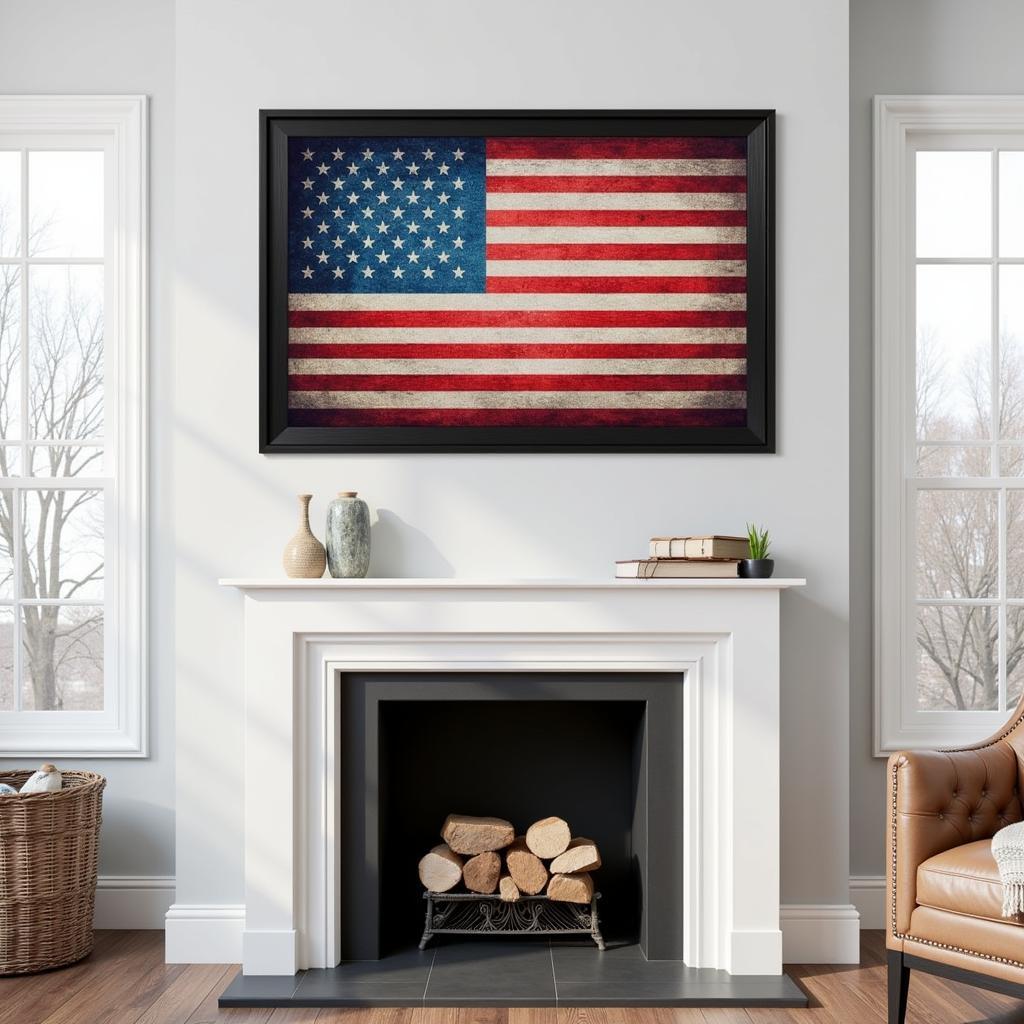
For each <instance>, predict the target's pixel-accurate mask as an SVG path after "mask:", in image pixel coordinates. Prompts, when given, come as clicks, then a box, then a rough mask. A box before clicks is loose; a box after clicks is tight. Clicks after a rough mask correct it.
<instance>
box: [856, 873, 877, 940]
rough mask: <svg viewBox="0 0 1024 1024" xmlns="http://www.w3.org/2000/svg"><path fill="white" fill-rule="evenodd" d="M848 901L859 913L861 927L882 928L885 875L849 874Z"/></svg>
mask: <svg viewBox="0 0 1024 1024" xmlns="http://www.w3.org/2000/svg"><path fill="white" fill-rule="evenodd" d="M850 902H851V903H852V904H853V905H854V906H855V907H856V908H857V913H859V914H860V926H861V928H884V927H885V875H851V876H850Z"/></svg>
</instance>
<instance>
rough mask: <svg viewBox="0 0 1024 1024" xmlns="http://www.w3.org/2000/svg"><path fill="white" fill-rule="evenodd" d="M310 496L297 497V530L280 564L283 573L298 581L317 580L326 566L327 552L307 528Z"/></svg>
mask: <svg viewBox="0 0 1024 1024" xmlns="http://www.w3.org/2000/svg"><path fill="white" fill-rule="evenodd" d="M312 497H313V495H312V494H300V495H299V528H298V529H297V530H296V531H295V536H294V537H292V539H291V540H290V541H288V543H287V544H286V545H285V549H284V554H283V555H282V556H281V564H282V565H283V566H284V571H285V572H286V573H287V574H288V575H289V576H290V577H291V578H292V579H298V580H318V579H320V577H321V576H323V574H324V569H325V568H326V566H327V552H326V551H325V550H324V546H323V544H321V543H320V541H318V540H317V539H316V537H314V536H313V531H312V530H311V529H310V528H309V502H310V499H311V498H312Z"/></svg>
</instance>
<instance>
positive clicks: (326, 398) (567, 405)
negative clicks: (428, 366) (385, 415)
mask: <svg viewBox="0 0 1024 1024" xmlns="http://www.w3.org/2000/svg"><path fill="white" fill-rule="evenodd" d="M746 401H747V393H746V392H745V391H290V392H288V407H289V408H290V409H743V408H745V406H746Z"/></svg>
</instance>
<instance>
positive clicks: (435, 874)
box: [420, 843, 462, 892]
mask: <svg viewBox="0 0 1024 1024" xmlns="http://www.w3.org/2000/svg"><path fill="white" fill-rule="evenodd" d="M461 881H462V858H461V857H460V856H459V855H458V854H457V853H453V852H452V851H451V850H450V849H449V848H448V847H447V846H446V845H445V844H444V843H441V844H440V846H435V847H434V848H433V849H432V850H431V851H430V853H428V854H427V855H426V856H425V857H423V858H422V859H421V860H420V882H422V883H423V888H424V889H428V890H430V892H448V890H449V889H454V888H455V886H457V885H458V884H459V882H461Z"/></svg>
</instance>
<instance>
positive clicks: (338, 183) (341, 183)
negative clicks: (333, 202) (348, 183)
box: [334, 178, 345, 189]
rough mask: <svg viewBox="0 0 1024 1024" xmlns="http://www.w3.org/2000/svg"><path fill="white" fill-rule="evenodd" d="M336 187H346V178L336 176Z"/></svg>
mask: <svg viewBox="0 0 1024 1024" xmlns="http://www.w3.org/2000/svg"><path fill="white" fill-rule="evenodd" d="M334 187H335V188H336V189H341V188H344V187H345V179H344V178H335V179H334Z"/></svg>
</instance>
